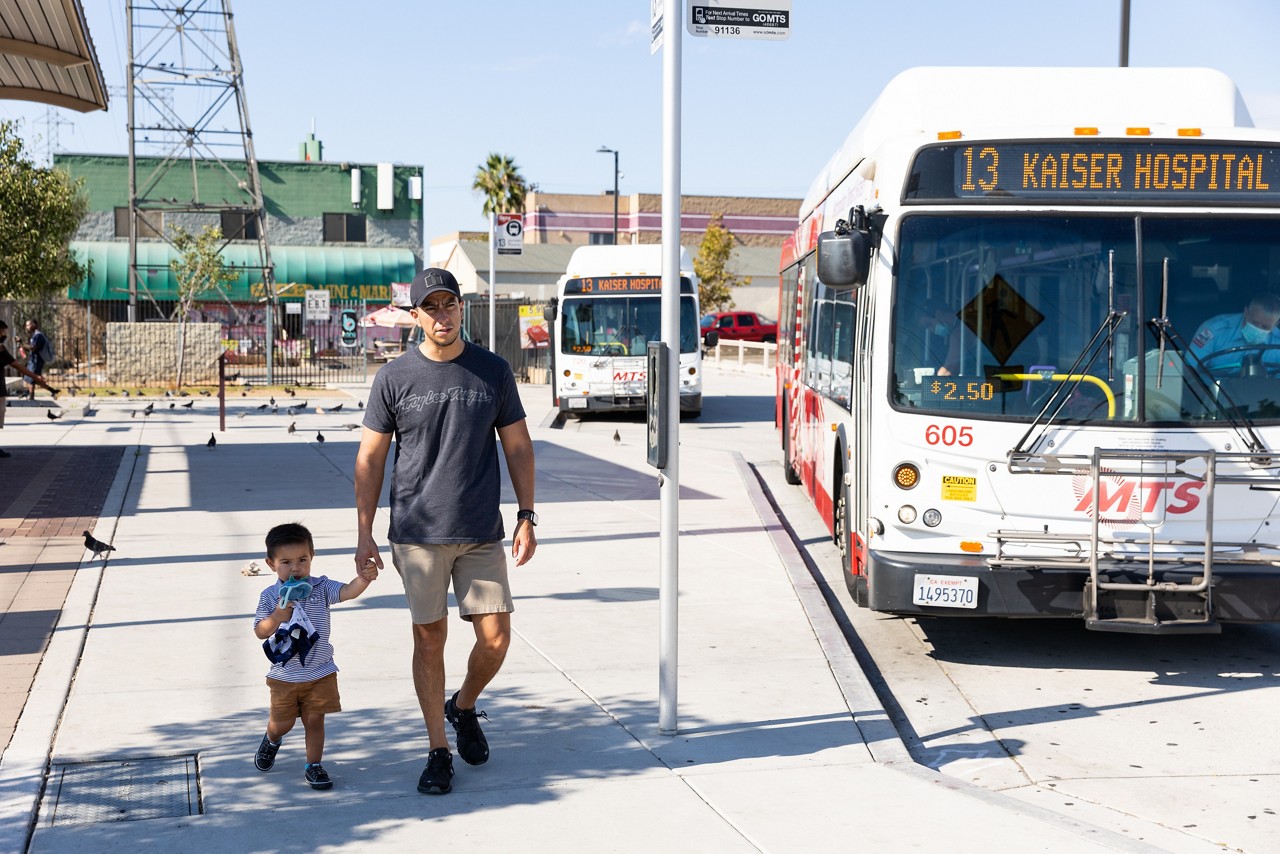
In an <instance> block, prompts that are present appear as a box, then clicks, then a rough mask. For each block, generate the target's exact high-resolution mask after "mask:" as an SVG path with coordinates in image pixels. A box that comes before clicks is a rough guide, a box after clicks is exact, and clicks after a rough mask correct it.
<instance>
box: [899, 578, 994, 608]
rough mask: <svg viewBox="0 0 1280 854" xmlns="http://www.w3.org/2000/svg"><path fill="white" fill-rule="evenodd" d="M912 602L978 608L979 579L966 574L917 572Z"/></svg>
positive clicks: (938, 606)
mask: <svg viewBox="0 0 1280 854" xmlns="http://www.w3.org/2000/svg"><path fill="white" fill-rule="evenodd" d="M911 602H912V603H913V604H915V605H932V606H934V607H936V608H977V607H978V579H976V578H972V577H969V576H964V575H924V574H922V573H916V577H915V583H914V584H913V585H912V593H911Z"/></svg>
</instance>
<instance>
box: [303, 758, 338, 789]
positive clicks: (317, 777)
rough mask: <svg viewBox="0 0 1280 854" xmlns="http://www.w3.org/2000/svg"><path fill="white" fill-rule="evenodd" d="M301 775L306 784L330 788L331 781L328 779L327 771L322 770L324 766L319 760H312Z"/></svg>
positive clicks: (316, 787) (312, 786)
mask: <svg viewBox="0 0 1280 854" xmlns="http://www.w3.org/2000/svg"><path fill="white" fill-rule="evenodd" d="M302 776H303V777H304V778H305V779H306V781H307V785H308V786H310V787H311V788H313V789H332V788H333V781H332V780H330V779H329V772H328V771H326V770H324V766H323V765H321V764H320V763H319V762H312V763H311V764H310V765H308V766H307V767H306V768H305V769H304V770H303V772H302Z"/></svg>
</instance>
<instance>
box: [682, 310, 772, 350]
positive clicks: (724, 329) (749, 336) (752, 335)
mask: <svg viewBox="0 0 1280 854" xmlns="http://www.w3.org/2000/svg"><path fill="white" fill-rule="evenodd" d="M701 326H702V332H703V334H704V335H705V334H706V332H707V330H709V329H714V330H715V331H716V332H717V333H719V335H720V339H721V340H722V341H767V342H769V343H770V344H772V343H774V342H776V341H777V340H778V324H777V322H776V321H773V320H770V319H769V318H767V317H765V316H763V315H760V314H756V313H755V312H754V311H721V312H716V313H714V314H707V315H703V317H702V323H701Z"/></svg>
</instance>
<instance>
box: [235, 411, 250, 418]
mask: <svg viewBox="0 0 1280 854" xmlns="http://www.w3.org/2000/svg"><path fill="white" fill-rule="evenodd" d="M248 414H249V413H247V412H241V413H240V414H238V415H237V416H236V418H244V417H245V416H246V415H248Z"/></svg>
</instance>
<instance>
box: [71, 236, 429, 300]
mask: <svg viewBox="0 0 1280 854" xmlns="http://www.w3.org/2000/svg"><path fill="white" fill-rule="evenodd" d="M71 252H72V253H73V254H74V255H75V257H76V260H78V261H79V262H80V263H82V264H87V265H88V267H89V274H88V276H87V277H86V279H85V280H84V281H82V282H81V283H80V284H79V285H78V286H77V287H74V288H69V289H68V290H67V296H68V297H70V298H71V299H80V300H82V299H89V300H127V299H128V298H129V244H128V243H127V242H126V241H123V240H121V241H106V240H103V241H81V240H77V241H72V243H71ZM177 257H178V255H177V253H176V252H175V251H174V249H173V247H172V246H170V245H169V244H168V243H162V242H160V241H147V242H139V243H138V297H139V299H146V298H147V297H146V294H148V293H149V294H150V295H151V298H153V299H156V300H160V301H165V300H174V299H177V297H178V286H177V281H176V279H175V278H174V275H173V271H172V270H171V269H170V267H169V262H170V261H172V260H174V259H175V258H177ZM222 258H223V261H224V262H225V263H226V264H227V266H228V267H231V268H232V269H238V270H239V271H240V275H239V277H238V278H237V279H236V280H235V281H233V282H230V283H229V284H227V285H226V286H224V290H225V291H226V297H225V298H226V299H229V300H231V301H232V302H252V301H256V300H259V299H261V298H262V297H264V296H265V295H266V291H265V289H264V288H263V286H262V270H261V268H260V265H261V263H262V262H261V261H260V260H259V256H258V246H257V244H256V243H246V244H231V245H229V246H227V247H225V248H224V249H223V250H222ZM271 261H272V263H274V264H275V280H276V290H277V291H278V292H279V293H280V296H281V297H282V298H284V299H299V300H301V299H302V298H303V296H304V291H307V290H327V291H329V296H330V299H333V300H365V301H368V302H374V303H377V302H381V303H389V302H391V284H392V283H393V282H408V281H412V279H413V277H414V275H415V274H416V272H417V259H416V258H415V257H414V254H413V253H412V252H411V251H409V250H408V249H380V248H371V247H347V246H343V247H338V246H273V247H271ZM255 267H257V268H258V269H253V268H255ZM221 298H222V297H221V296H220V295H215V294H210V295H208V296H207V297H204V298H203V299H205V300H206V301H207V300H210V299H221Z"/></svg>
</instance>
